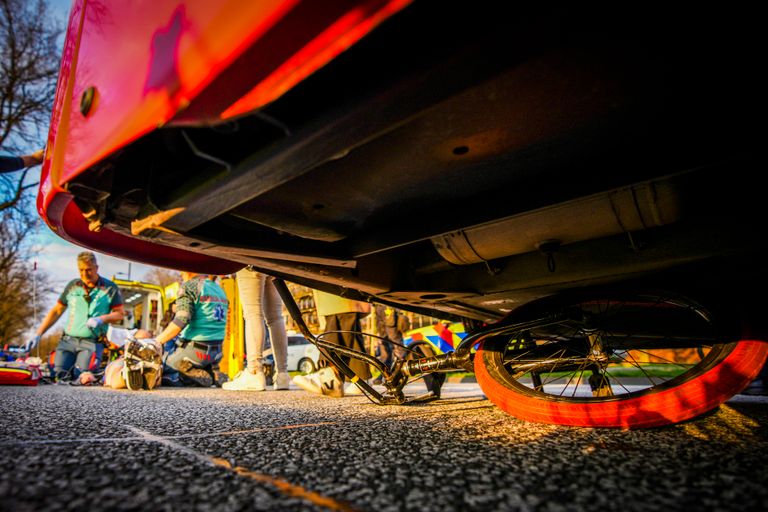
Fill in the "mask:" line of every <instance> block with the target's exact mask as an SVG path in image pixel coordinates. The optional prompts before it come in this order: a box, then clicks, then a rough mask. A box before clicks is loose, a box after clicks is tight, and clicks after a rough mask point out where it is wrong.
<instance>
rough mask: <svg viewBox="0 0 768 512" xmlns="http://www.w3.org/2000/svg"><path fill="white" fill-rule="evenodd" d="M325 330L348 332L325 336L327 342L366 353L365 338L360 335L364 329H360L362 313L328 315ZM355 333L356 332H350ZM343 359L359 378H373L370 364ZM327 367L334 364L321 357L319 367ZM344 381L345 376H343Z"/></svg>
mask: <svg viewBox="0 0 768 512" xmlns="http://www.w3.org/2000/svg"><path fill="white" fill-rule="evenodd" d="M325 330H326V332H328V331H347V332H340V333H329V334H327V335H325V336H323V339H324V340H325V341H328V342H330V343H335V344H336V345H341V346H343V347H347V348H351V349H354V350H359V351H360V352H365V343H364V342H363V336H362V335H361V334H359V333H360V332H361V331H362V329H361V327H360V313H340V314H338V315H328V316H326V317H325ZM349 331H354V332H349ZM340 357H341V359H342V360H343V361H344V362H345V363H347V365H349V367H350V368H351V369H352V371H354V372H355V375H357V376H358V377H359V378H361V379H364V380H368V379H370V378H371V369H370V367H369V366H368V363H366V362H364V361H361V360H359V359H352V358H349V357H345V356H340ZM326 366H333V364H332V363H331V362H330V361H329V360H327V359H326V358H325V357H324V356H322V355H321V356H320V359H319V361H318V367H320V368H324V367H326ZM341 379H342V380H344V376H343V375H342V376H341Z"/></svg>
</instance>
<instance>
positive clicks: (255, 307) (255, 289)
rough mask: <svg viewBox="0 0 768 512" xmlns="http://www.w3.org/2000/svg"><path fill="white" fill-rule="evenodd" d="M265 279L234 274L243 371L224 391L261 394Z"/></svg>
mask: <svg viewBox="0 0 768 512" xmlns="http://www.w3.org/2000/svg"><path fill="white" fill-rule="evenodd" d="M265 281H266V276H264V274H260V273H258V272H254V271H252V270H248V269H242V270H240V271H239V272H238V273H237V290H238V295H239V297H240V304H241V305H242V308H243V316H244V317H245V357H246V367H245V369H244V370H243V371H241V372H240V373H238V374H237V375H235V378H234V379H232V380H230V381H228V382H225V383H224V384H222V385H221V388H222V389H225V390H227V391H264V390H265V389H267V377H266V375H265V374H264V360H263V351H264V338H265V335H266V330H265V329H264V314H263V312H262V304H263V295H264V283H265Z"/></svg>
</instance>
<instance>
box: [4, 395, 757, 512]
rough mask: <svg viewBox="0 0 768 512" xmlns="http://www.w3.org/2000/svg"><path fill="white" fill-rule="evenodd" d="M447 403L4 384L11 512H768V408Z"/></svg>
mask: <svg viewBox="0 0 768 512" xmlns="http://www.w3.org/2000/svg"><path fill="white" fill-rule="evenodd" d="M413 386H415V387H416V388H417V389H416V392H418V391H419V387H420V389H423V384H414V385H413ZM444 395H445V396H446V397H447V398H448V399H446V400H441V401H437V402H432V403H429V404H425V405H419V406H409V407H392V406H389V407H381V406H376V405H373V404H371V403H370V402H368V401H367V399H366V398H365V397H359V396H358V397H345V398H343V399H330V398H324V397H319V396H313V395H310V394H308V393H306V392H304V391H301V390H299V389H294V390H291V391H267V392H261V393H244V392H238V393H233V392H226V391H223V390H220V389H213V388H212V389H175V388H171V389H168V388H160V389H157V390H154V391H151V392H147V391H142V392H131V391H114V390H109V389H103V388H82V387H70V386H56V385H45V386H44V385H40V386H38V387H32V388H26V387H9V386H6V387H0V404H1V405H0V406H1V407H2V416H1V417H2V420H1V421H2V430H1V431H0V462H1V463H2V466H1V467H2V471H1V472H0V475H1V476H0V510H9V511H14V512H20V511H26V510H30V511H31V510H34V511H42V510H79V511H83V510H102V511H111V510H153V511H154V510H184V511H194V510H225V511H226V510H281V511H293V510H341V511H347V510H361V511H397V510H439V511H441V512H448V511H468V510H552V511H560V510H562V511H570V510H584V511H590V512H595V511H609V510H621V511H631V510H644V511H645V510H664V511H672V510H687V511H698V510H739V511H747V510H766V503H768V500H767V498H768V469H767V463H768V428H767V426H768V400H767V399H766V398H765V397H746V396H738V397H735V398H734V399H732V400H731V401H729V402H728V403H727V404H726V405H724V406H723V407H721V408H720V409H719V410H717V411H716V412H714V413H712V414H709V415H708V416H706V417H702V418H698V419H696V420H693V421H690V422H687V423H684V424H680V425H676V426H672V427H666V428H659V429H651V430H639V431H621V430H596V429H584V428H572V427H562V426H553V425H538V424H533V423H527V422H524V421H520V420H517V419H514V418H512V417H509V416H507V415H506V414H504V413H503V412H501V411H500V410H498V409H497V408H495V407H494V406H493V405H491V404H490V402H488V401H487V400H486V399H485V397H484V396H483V395H482V393H481V392H480V390H479V388H478V387H477V385H475V384H447V385H446V388H445V393H444Z"/></svg>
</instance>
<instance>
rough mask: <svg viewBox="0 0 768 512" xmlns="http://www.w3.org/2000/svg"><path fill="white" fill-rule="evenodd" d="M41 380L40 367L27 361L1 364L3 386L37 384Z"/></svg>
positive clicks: (0, 380)
mask: <svg viewBox="0 0 768 512" xmlns="http://www.w3.org/2000/svg"><path fill="white" fill-rule="evenodd" d="M38 382H40V369H39V368H38V367H37V366H30V365H27V364H26V363H5V364H4V365H2V366H0V385H2V386H37V383H38Z"/></svg>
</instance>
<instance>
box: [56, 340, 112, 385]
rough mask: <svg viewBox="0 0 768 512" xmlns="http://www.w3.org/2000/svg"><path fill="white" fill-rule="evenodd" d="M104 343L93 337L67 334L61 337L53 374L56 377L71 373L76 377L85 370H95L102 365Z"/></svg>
mask: <svg viewBox="0 0 768 512" xmlns="http://www.w3.org/2000/svg"><path fill="white" fill-rule="evenodd" d="M103 353H104V345H102V344H101V343H98V342H97V341H96V340H94V339H92V338H78V337H77V336H69V335H67V334H65V335H64V336H62V337H61V340H60V341H59V345H58V346H57V347H56V355H55V356H54V357H53V374H54V376H55V377H56V378H60V377H64V376H66V375H69V374H70V373H71V377H72V378H73V379H76V378H78V377H79V376H80V373H82V372H84V371H90V372H95V371H98V369H99V368H100V367H101V356H102V354H103Z"/></svg>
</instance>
